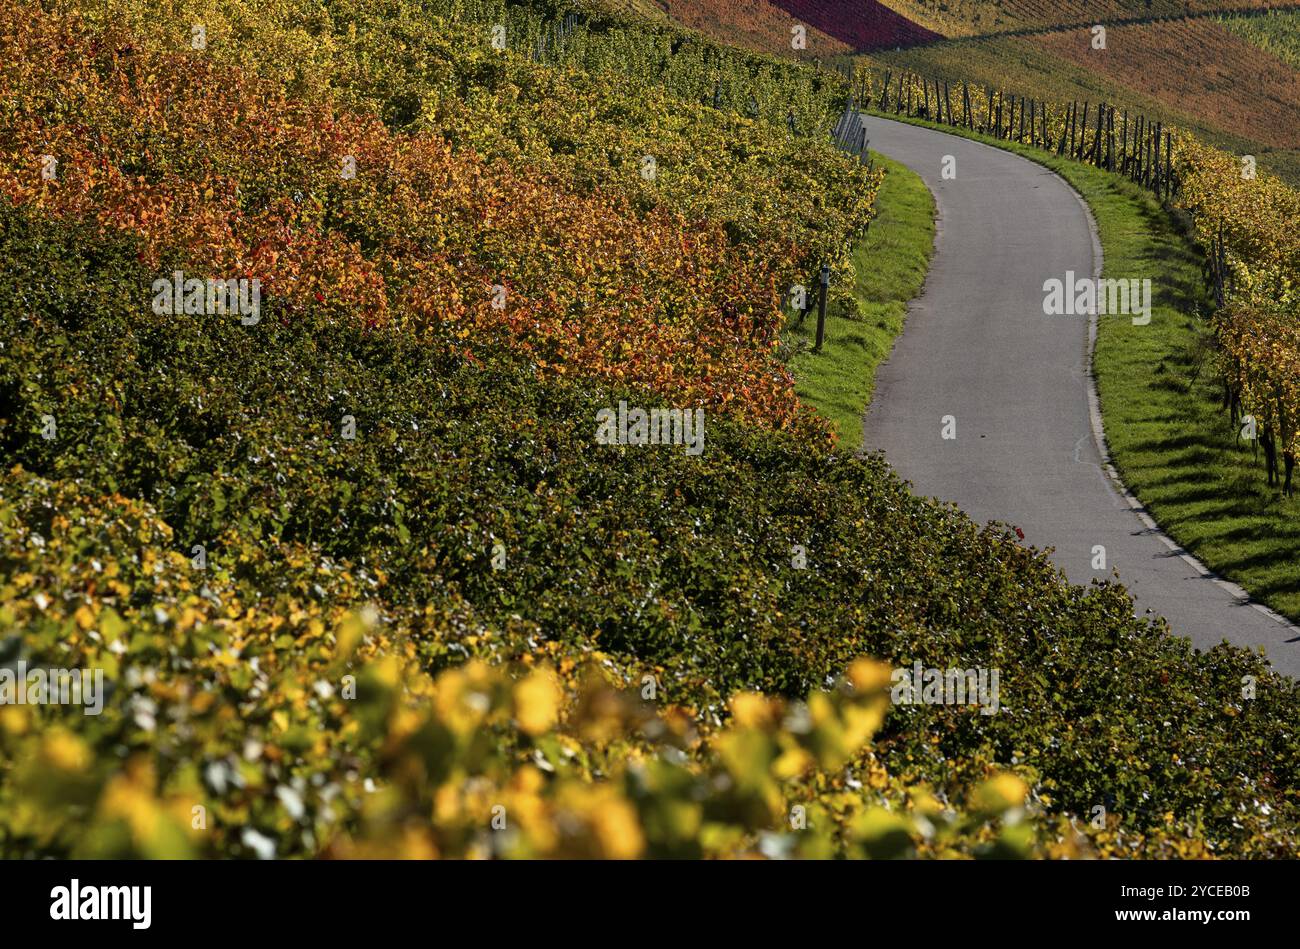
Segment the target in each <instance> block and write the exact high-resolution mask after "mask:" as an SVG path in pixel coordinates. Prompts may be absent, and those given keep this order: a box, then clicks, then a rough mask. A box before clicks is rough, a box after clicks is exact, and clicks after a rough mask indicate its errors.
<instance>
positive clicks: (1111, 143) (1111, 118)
mask: <svg viewBox="0 0 1300 949" xmlns="http://www.w3.org/2000/svg"><path fill="white" fill-rule="evenodd" d="M1106 170H1107V171H1112V172H1113V171H1114V170H1115V107H1114V106H1111V107H1110V112H1109V114H1108V115H1107V116H1106Z"/></svg>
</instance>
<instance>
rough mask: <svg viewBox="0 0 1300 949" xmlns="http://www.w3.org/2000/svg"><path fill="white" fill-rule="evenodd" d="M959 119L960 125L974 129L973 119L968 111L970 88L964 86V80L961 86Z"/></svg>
mask: <svg viewBox="0 0 1300 949" xmlns="http://www.w3.org/2000/svg"><path fill="white" fill-rule="evenodd" d="M961 118H962V124H963V125H965V126H966V127H967V128H970V129H973V128H974V127H975V119H974V117H973V116H972V115H971V111H970V87H969V86H967V85H966V82H965V80H963V81H962V84H961Z"/></svg>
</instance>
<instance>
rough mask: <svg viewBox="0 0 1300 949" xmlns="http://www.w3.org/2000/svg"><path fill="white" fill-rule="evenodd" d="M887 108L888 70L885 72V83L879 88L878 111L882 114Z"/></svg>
mask: <svg viewBox="0 0 1300 949" xmlns="http://www.w3.org/2000/svg"><path fill="white" fill-rule="evenodd" d="M888 106H889V70H888V69H886V70H885V82H884V85H882V86H881V87H880V111H881V112H884V111H885V109H886V108H888Z"/></svg>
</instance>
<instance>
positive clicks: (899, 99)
mask: <svg viewBox="0 0 1300 949" xmlns="http://www.w3.org/2000/svg"><path fill="white" fill-rule="evenodd" d="M902 107H903V74H902V73H899V74H898V92H897V93H896V94H895V95H894V115H898V110H899V109H901V108H902Z"/></svg>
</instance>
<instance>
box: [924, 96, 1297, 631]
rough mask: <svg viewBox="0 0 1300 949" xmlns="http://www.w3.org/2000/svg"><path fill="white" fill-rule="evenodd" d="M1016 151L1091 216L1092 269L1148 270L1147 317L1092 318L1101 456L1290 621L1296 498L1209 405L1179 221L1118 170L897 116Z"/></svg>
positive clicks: (1192, 273) (1204, 342) (1211, 366)
mask: <svg viewBox="0 0 1300 949" xmlns="http://www.w3.org/2000/svg"><path fill="white" fill-rule="evenodd" d="M909 121H911V122H912V124H914V125H924V126H927V127H931V128H935V129H938V130H940V131H945V132H950V133H953V134H959V135H962V136H963V137H965V138H972V139H975V140H977V141H982V142H986V143H987V144H989V145H993V146H995V147H999V148H1004V149H1006V150H1007V151H1012V152H1016V153H1017V154H1020V155H1023V156H1024V157H1026V158H1029V159H1030V160H1032V161H1035V162H1038V163H1039V164H1041V165H1044V166H1046V167H1047V168H1050V169H1051V170H1052V171H1055V172H1056V173H1057V174H1059V175H1060V176H1061V177H1063V178H1064V179H1065V180H1066V181H1068V182H1069V183H1070V185H1071V186H1073V187H1074V188H1075V190H1076V191H1078V192H1079V194H1080V195H1082V196H1083V198H1084V200H1085V201H1087V203H1088V206H1089V207H1090V208H1091V209H1092V214H1093V217H1094V219H1095V220H1096V222H1097V230H1098V233H1099V236H1100V238H1101V245H1102V250H1103V254H1104V257H1105V262H1104V273H1103V275H1104V276H1107V277H1116V278H1120V277H1125V278H1127V277H1139V278H1141V277H1150V278H1151V281H1152V317H1151V322H1150V324H1149V325H1146V326H1134V325H1133V324H1132V322H1131V321H1130V320H1128V319H1127V318H1124V317H1118V318H1103V319H1102V320H1101V323H1100V325H1099V326H1098V331H1097V348H1096V352H1095V353H1094V357H1093V372H1094V374H1095V376H1096V379H1097V392H1098V395H1099V397H1100V400H1101V408H1102V421H1103V424H1104V427H1105V432H1106V440H1107V442H1108V444H1109V447H1110V451H1111V457H1112V461H1113V462H1114V464H1115V467H1116V468H1117V469H1118V470H1119V472H1120V475H1121V476H1122V477H1123V479H1124V482H1125V484H1126V485H1128V487H1129V489H1130V490H1131V491H1132V492H1133V493H1134V494H1135V495H1137V497H1138V499H1139V500H1140V501H1141V502H1142V503H1143V504H1144V505H1145V506H1146V508H1147V510H1148V511H1149V512H1150V513H1151V515H1152V517H1154V518H1155V519H1156V520H1157V521H1158V522H1159V524H1160V526H1161V527H1162V528H1163V529H1164V530H1165V531H1166V532H1167V533H1168V534H1169V535H1170V536H1171V537H1173V538H1174V539H1175V540H1176V541H1177V542H1178V543H1179V544H1181V545H1182V546H1183V547H1185V548H1186V549H1187V550H1188V551H1190V552H1191V553H1192V554H1194V555H1195V556H1196V557H1198V558H1199V559H1200V560H1201V561H1202V562H1203V563H1205V564H1206V565H1207V566H1208V567H1209V568H1210V569H1211V570H1214V571H1215V572H1217V573H1218V574H1220V575H1221V576H1224V577H1226V578H1228V579H1230V580H1232V581H1234V582H1236V583H1239V584H1240V585H1241V586H1242V587H1244V588H1245V589H1246V590H1247V591H1248V592H1249V593H1250V594H1251V596H1253V597H1254V598H1255V599H1256V600H1258V601H1260V602H1262V603H1265V604H1267V605H1268V606H1270V607H1272V608H1273V609H1275V610H1277V611H1278V612H1279V613H1282V614H1284V615H1286V616H1287V617H1289V618H1290V619H1292V620H1294V621H1300V568H1298V567H1297V565H1300V498H1292V499H1290V500H1287V499H1285V498H1283V497H1282V495H1281V492H1279V491H1277V490H1275V489H1270V488H1269V487H1268V485H1267V484H1266V483H1265V480H1264V470H1263V461H1262V456H1261V457H1259V458H1257V457H1256V454H1255V451H1254V449H1253V448H1252V447H1251V446H1250V444H1249V443H1247V442H1239V441H1238V439H1237V438H1236V433H1235V431H1234V430H1233V428H1232V427H1231V426H1230V424H1229V419H1228V415H1227V412H1226V411H1225V410H1223V409H1222V408H1221V401H1220V397H1221V391H1222V390H1221V388H1220V382H1219V378H1218V373H1217V368H1216V366H1215V357H1214V353H1213V349H1212V348H1211V346H1210V343H1211V336H1210V333H1209V326H1208V320H1207V319H1206V316H1207V314H1208V313H1209V312H1210V309H1211V307H1212V301H1211V299H1210V297H1209V296H1208V293H1207V290H1206V287H1205V283H1204V280H1203V277H1202V273H1201V263H1200V262H1201V260H1202V255H1201V254H1200V253H1199V252H1198V251H1197V249H1196V248H1195V246H1194V245H1193V243H1192V241H1191V238H1190V236H1189V235H1188V233H1187V230H1186V228H1185V227H1184V226H1183V225H1182V223H1181V222H1180V221H1179V220H1178V218H1177V217H1176V216H1175V215H1174V214H1171V213H1170V212H1169V211H1167V210H1166V209H1164V208H1162V207H1161V206H1160V205H1159V203H1158V202H1156V201H1155V199H1154V198H1153V197H1152V196H1151V195H1150V194H1148V193H1147V192H1145V191H1143V190H1142V189H1140V188H1138V187H1137V186H1136V185H1134V184H1132V183H1131V182H1129V181H1128V180H1126V179H1124V178H1121V177H1119V176H1118V175H1113V174H1110V173H1109V172H1106V171H1102V170H1100V169H1097V168H1093V167H1091V166H1088V165H1083V164H1080V163H1078V162H1075V161H1071V160H1069V159H1066V158H1058V157H1056V156H1055V155H1049V154H1045V153H1043V152H1041V151H1039V150H1038V149H1034V148H1028V147H1025V146H1021V145H1017V144H1014V143H1007V142H999V141H996V140H994V139H992V138H988V137H986V136H983V135H977V134H973V133H970V132H969V131H964V130H953V129H950V128H948V127H946V126H939V125H935V124H933V123H928V122H924V121H917V120H909Z"/></svg>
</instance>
